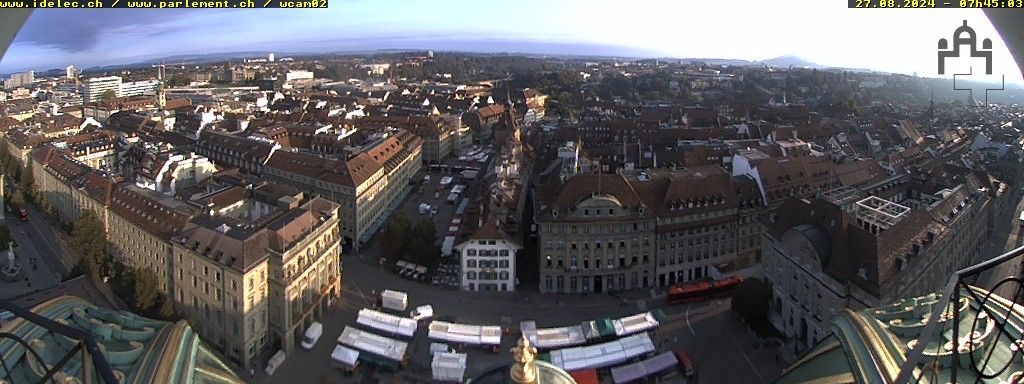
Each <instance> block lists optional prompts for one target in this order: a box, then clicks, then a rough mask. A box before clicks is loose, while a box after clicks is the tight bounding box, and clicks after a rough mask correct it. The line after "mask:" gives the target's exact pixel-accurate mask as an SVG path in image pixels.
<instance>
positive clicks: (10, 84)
mask: <svg viewBox="0 0 1024 384" xmlns="http://www.w3.org/2000/svg"><path fill="white" fill-rule="evenodd" d="M33 81H35V72H33V71H28V72H21V73H12V74H11V78H10V79H7V80H4V88H7V89H13V88H18V87H23V86H27V85H31V84H32V82H33Z"/></svg>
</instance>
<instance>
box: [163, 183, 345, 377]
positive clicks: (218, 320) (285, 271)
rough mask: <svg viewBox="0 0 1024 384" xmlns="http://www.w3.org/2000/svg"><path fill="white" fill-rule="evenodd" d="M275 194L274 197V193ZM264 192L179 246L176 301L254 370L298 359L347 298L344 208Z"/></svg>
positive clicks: (195, 222)
mask: <svg viewBox="0 0 1024 384" xmlns="http://www.w3.org/2000/svg"><path fill="white" fill-rule="evenodd" d="M268 189H271V190H268ZM272 189H273V188H263V189H262V190H261V189H259V188H258V189H257V190H255V191H254V192H253V194H252V196H251V197H247V198H246V199H245V200H244V201H243V205H242V206H240V207H236V204H234V203H231V202H225V201H218V198H217V197H216V196H211V197H210V199H211V201H212V204H215V205H217V207H234V208H231V209H226V210H225V209H216V208H217V207H214V209H211V210H210V211H209V212H208V213H214V215H210V214H206V215H202V216H198V217H196V218H193V219H192V220H191V221H189V222H188V223H187V224H186V225H185V228H184V229H183V230H182V232H181V235H180V236H178V237H176V238H175V239H174V240H172V243H173V255H174V256H173V261H172V262H173V264H174V267H173V268H174V271H173V282H174V283H173V285H174V290H175V291H174V295H173V297H174V299H175V301H177V302H178V303H179V304H180V305H179V308H180V309H182V310H183V311H184V312H185V313H186V314H188V317H189V318H191V319H193V320H194V321H195V324H197V328H198V329H199V330H200V334H202V335H203V336H204V338H205V339H206V340H207V341H208V342H209V343H210V344H211V345H213V346H214V348H217V349H219V350H221V351H223V353H224V355H225V356H226V357H227V358H228V359H229V360H231V361H234V362H236V363H237V364H239V365H240V366H241V367H243V368H251V367H253V366H254V365H255V364H256V362H257V361H263V360H265V359H266V358H268V357H269V356H270V354H271V353H273V352H274V351H276V350H277V349H282V350H285V351H286V352H287V351H291V350H292V349H293V348H294V345H295V341H296V340H297V339H299V338H301V336H300V335H301V334H302V332H303V331H305V327H306V326H308V325H309V324H311V323H312V322H313V321H314V320H316V319H320V318H321V317H322V316H323V314H324V312H325V311H326V310H327V307H328V306H329V305H330V304H331V303H332V302H333V301H334V300H335V299H337V298H338V297H339V295H340V294H341V281H340V280H341V279H340V270H339V266H338V260H339V255H340V252H339V242H338V239H339V237H338V206H337V204H334V203H331V202H329V201H327V200H325V199H321V198H313V199H310V200H308V201H306V202H305V203H302V204H300V202H301V200H302V194H301V193H300V194H297V195H287V194H282V193H279V192H277V191H274V190H272Z"/></svg>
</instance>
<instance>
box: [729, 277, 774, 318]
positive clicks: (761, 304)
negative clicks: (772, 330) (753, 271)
mask: <svg viewBox="0 0 1024 384" xmlns="http://www.w3.org/2000/svg"><path fill="white" fill-rule="evenodd" d="M771 301H772V290H771V287H770V286H769V285H768V284H767V283H765V282H764V281H761V280H760V279H757V278H753V277H751V278H747V279H744V280H743V282H741V283H740V285H738V286H736V290H735V291H734V292H733V295H732V309H733V310H734V311H736V313H738V314H739V315H740V316H742V317H743V318H744V319H746V320H747V322H748V323H755V322H764V321H766V320H767V319H768V308H769V307H770V305H771Z"/></svg>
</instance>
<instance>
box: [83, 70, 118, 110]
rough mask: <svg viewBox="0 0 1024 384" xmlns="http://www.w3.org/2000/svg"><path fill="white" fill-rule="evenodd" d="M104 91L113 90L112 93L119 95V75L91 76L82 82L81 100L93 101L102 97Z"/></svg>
mask: <svg viewBox="0 0 1024 384" xmlns="http://www.w3.org/2000/svg"><path fill="white" fill-rule="evenodd" d="M106 91H113V92H114V95H116V96H121V95H120V93H121V76H106V77H93V78H89V79H86V80H85V82H83V83H82V102H84V103H95V102H97V101H99V100H100V98H102V97H103V93H104V92H106Z"/></svg>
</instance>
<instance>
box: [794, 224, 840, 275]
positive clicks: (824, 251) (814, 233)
mask: <svg viewBox="0 0 1024 384" xmlns="http://www.w3.org/2000/svg"><path fill="white" fill-rule="evenodd" d="M790 230H791V231H796V232H798V233H800V234H801V235H803V236H804V237H805V238H807V241H808V242H810V243H811V246H813V247H814V252H815V253H817V254H818V259H819V261H820V262H821V267H822V268H824V267H825V266H827V265H828V261H829V259H830V258H831V257H832V240H831V237H829V235H828V231H825V228H822V227H821V226H820V225H816V224H800V225H797V226H795V227H793V228H791V229H790Z"/></svg>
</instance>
